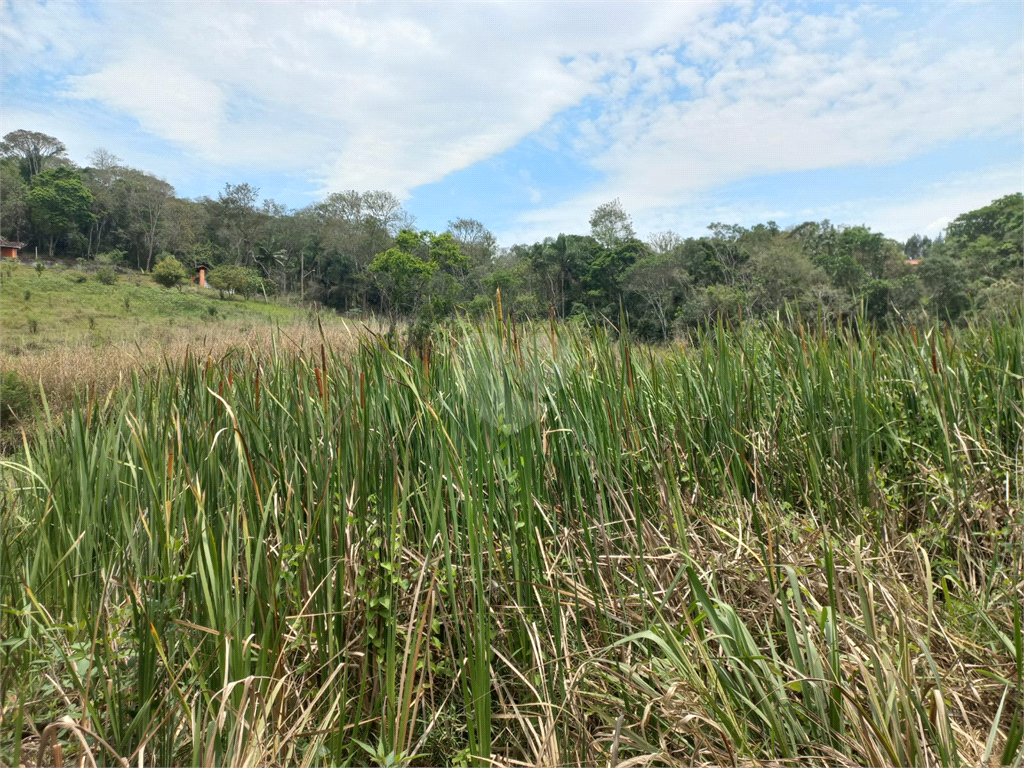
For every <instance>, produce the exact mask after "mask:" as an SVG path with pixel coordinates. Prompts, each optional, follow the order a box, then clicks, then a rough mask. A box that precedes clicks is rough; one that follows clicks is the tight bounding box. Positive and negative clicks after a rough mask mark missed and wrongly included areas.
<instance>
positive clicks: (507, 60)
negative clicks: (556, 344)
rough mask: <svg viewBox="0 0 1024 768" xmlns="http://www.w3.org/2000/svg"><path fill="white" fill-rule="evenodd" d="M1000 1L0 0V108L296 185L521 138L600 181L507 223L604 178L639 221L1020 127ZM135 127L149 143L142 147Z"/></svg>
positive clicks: (522, 221) (525, 230) (473, 156)
mask: <svg viewBox="0 0 1024 768" xmlns="http://www.w3.org/2000/svg"><path fill="white" fill-rule="evenodd" d="M1020 15H1021V14H1020V11H1019V10H1011V11H1007V7H1006V6H1005V5H996V6H987V5H977V6H971V7H970V8H968V7H967V6H963V5H952V6H941V5H938V4H922V5H909V4H898V5H895V6H885V7H875V6H869V5H855V6H852V7H846V8H844V7H839V8H835V9H834V8H831V7H824V6H810V7H807V6H793V7H791V6H786V5H777V4H774V3H767V4H756V3H742V4H731V5H723V4H721V3H717V2H709V3H701V4H698V3H668V2H666V3H622V4H616V3H602V4H589V3H557V4H545V3H507V2H498V3H493V4H479V3H465V4H461V3H446V4H443V5H428V4H423V3H408V4H401V3H393V4H352V3H344V4H341V3H339V4H328V3H314V2H310V3H276V2H249V3H244V4H242V3H232V2H207V3H204V4H203V6H202V12H198V11H197V6H195V5H194V4H191V3H166V4H164V3H161V4H156V3H147V4H135V3H119V2H111V3H102V2H101V3H99V4H96V5H94V4H80V5H66V4H57V3H29V2H12V1H11V0H7V2H5V3H4V4H3V5H2V6H0V21H2V22H3V23H2V24H0V36H2V37H0V42H2V43H3V45H2V46H0V67H2V72H3V81H2V84H3V90H4V96H5V99H4V100H5V110H4V113H5V114H4V115H2V116H0V120H2V124H3V126H2V127H3V130H5V131H6V130H11V129H12V128H16V127H31V128H36V129H41V130H48V129H49V130H51V132H53V133H55V134H56V135H60V136H61V137H62V138H65V137H70V138H66V139H65V140H67V141H68V143H69V145H72V148H73V149H74V146H73V145H74V144H75V142H76V141H77V142H78V143H82V144H84V143H85V142H86V141H96V139H97V138H99V137H98V135H97V134H98V132H97V130H96V128H95V122H96V118H102V119H105V120H108V121H111V124H113V123H114V122H116V121H121V122H123V123H124V122H126V123H127V124H129V125H134V126H136V129H135V131H136V132H135V133H134V134H133V138H131V139H127V138H124V139H122V140H121V141H120V142H117V143H115V140H114V139H110V140H105V141H102V143H103V144H105V145H112V146H108V148H110V149H112V150H113V151H115V153H117V154H121V153H123V152H125V151H126V150H125V149H124V148H123V147H122V146H121V143H122V142H123V143H126V144H127V145H128V146H129V148H130V149H129V150H128V151H129V152H136V154H137V155H139V156H140V157H144V158H145V159H139V160H136V162H137V163H138V164H139V165H143V166H144V167H147V168H151V169H153V170H156V171H157V172H162V173H163V174H164V175H167V176H169V177H171V178H170V179H169V180H171V181H172V182H176V181H177V179H176V178H174V177H175V176H176V175H178V176H181V177H184V176H187V175H188V174H190V173H192V174H194V173H196V172H197V171H196V169H197V168H204V169H206V170H207V171H209V169H218V168H220V169H223V170H224V172H225V173H227V172H230V173H233V174H239V173H241V174H244V173H247V172H252V171H259V172H262V173H277V174H286V175H289V176H291V177H293V178H294V177H298V178H304V179H306V180H308V182H309V183H310V185H311V186H312V188H313V189H315V190H316V192H317V193H319V194H324V193H327V192H330V191H335V190H340V189H347V188H356V189H370V188H383V189H388V190H390V191H392V192H394V193H396V194H399V195H400V196H402V197H406V196H408V195H409V194H410V193H411V192H412V191H413V190H415V189H417V188H419V187H422V186H423V185H428V184H432V183H436V182H438V181H440V180H442V179H445V178H446V177H448V176H449V175H450V174H452V173H453V172H456V171H459V170H461V169H466V168H468V167H470V166H473V165H474V164H475V163H478V162H480V161H483V160H487V159H489V158H494V157H496V156H500V155H501V154H502V153H504V152H506V151H508V150H510V149H512V148H514V147H516V146H519V145H521V143H522V142H523V141H524V140H529V141H533V142H536V143H537V144H538V145H542V146H545V147H546V148H548V149H549V150H554V151H557V152H559V153H560V154H564V155H565V156H568V157H571V158H572V159H573V161H574V162H575V163H576V164H577V165H579V166H582V167H587V168H589V169H593V170H596V171H597V172H599V177H600V179H601V180H600V181H599V182H598V183H597V184H594V185H591V186H588V187H587V188H585V189H581V190H579V192H578V193H576V194H573V195H571V196H570V197H568V198H565V197H563V198H562V199H558V195H556V194H551V190H548V189H545V188H544V187H543V185H542V184H539V183H536V182H531V183H530V189H529V195H528V197H526V198H524V206H526V207H525V209H524V210H522V211H521V212H519V213H518V215H517V216H516V217H515V218H514V219H513V220H512V221H510V222H508V223H507V227H506V228H507V229H508V230H509V231H508V235H509V236H510V237H516V238H517V239H524V238H526V237H529V236H531V235H533V234H534V233H539V232H540V231H542V230H543V232H544V233H545V234H550V233H551V232H553V231H558V230H559V229H565V230H570V229H575V230H577V231H578V230H580V229H585V226H586V218H587V214H588V213H589V211H590V210H592V208H593V207H594V206H595V205H597V204H599V203H600V202H604V201H606V200H608V199H611V198H614V197H619V198H621V199H622V201H623V203H624V204H625V205H626V207H627V209H629V210H630V211H632V212H633V213H634V216H635V217H636V218H637V221H638V224H639V225H641V228H642V226H643V224H645V223H649V224H651V228H657V225H660V224H663V223H664V222H667V221H671V220H672V218H673V216H674V217H675V218H676V219H679V218H687V216H688V214H687V211H689V210H693V209H701V210H708V211H713V210H716V209H717V207H721V206H718V204H717V203H715V202H714V201H713V200H714V196H713V195H712V196H711V197H709V196H708V191H709V190H715V189H720V188H722V185H726V184H728V183H730V182H734V181H736V180H742V179H750V178H756V177H759V176H771V175H772V174H779V173H791V172H799V171H814V170H820V169H840V168H847V167H852V166H863V165H884V164H892V163H899V162H901V161H904V160H906V159H907V158H911V157H914V156H916V155H919V154H921V153H924V152H928V151H933V150H935V149H936V148H940V147H943V146H945V145H948V144H950V143H951V142H955V141H958V140H962V139H970V138H975V139H977V138H984V137H989V136H1006V135H1012V134H1013V133H1014V132H1016V134H1018V135H1019V133H1020V128H1021V116H1022V110H1024V105H1022V97H1021V88H1020V85H1021V79H1022V59H1024V47H1022V39H1021V34H1020V29H1019V27H1020V24H1019V22H1020V18H1018V17H1020ZM1007 18H1009V19H1010V20H1011V21H1012V20H1013V19H1016V20H1017V22H1018V24H1017V28H1016V29H1014V27H1013V25H1012V24H1006V23H1003V22H1005V20H1006V19H1007ZM999 19H1003V22H1000V21H999ZM12 102H14V103H13V104H12ZM90 117H91V118H93V119H91V120H90ZM32 120H36V121H37V124H34V125H28V124H27V123H28V122H30V121H32ZM15 121H21V122H19V123H18V124H14V122H15ZM51 126H59V127H61V128H62V129H60V130H58V129H56V128H53V127H51ZM126 130H127V129H126ZM140 137H148V140H151V141H152V142H156V144H153V145H152V146H150V147H149V148H148V150H146V149H143V148H142V147H141V144H142V143H143V141H142V138H140ZM133 142H134V143H133ZM159 142H164V143H165V146H166V147H170V148H173V151H167V150H161V149H160V144H159ZM95 146H96V144H94V145H93V146H88V147H81V154H82V155H83V157H82V159H84V155H85V154H86V153H87V152H88V151H90V150H91V149H94V148H95ZM147 151H148V152H149V153H150V155H149V156H147V155H146V152H147ZM129 159H131V158H129ZM150 162H152V163H155V165H151V164H149V163H150ZM524 170H527V172H529V169H524ZM540 176H541V174H536V173H535V174H534V178H535V179H536V178H540ZM212 191H213V190H210V192H212ZM264 191H265V192H267V193H268V194H273V190H264ZM773 206H777V203H773V202H771V201H765V202H764V204H761V205H755V206H748V207H751V210H753V209H754V208H758V209H761V210H767V211H771V209H772V208H773ZM723 213H728V211H727V210H726V211H723ZM662 228H663V227H662Z"/></svg>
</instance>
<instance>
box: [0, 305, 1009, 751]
mask: <svg viewBox="0 0 1024 768" xmlns="http://www.w3.org/2000/svg"><path fill="white" fill-rule="evenodd" d="M1021 348H1022V333H1021V327H1020V324H1019V322H1017V323H1015V324H1002V325H1000V324H993V325H990V326H986V327H974V328H970V329H967V330H965V331H962V332H957V333H949V332H945V331H943V330H942V329H939V328H931V329H926V330H908V331H901V332H896V333H892V334H888V335H884V336H875V335H872V334H870V333H864V332H862V333H861V335H860V336H859V337H856V338H854V337H851V336H849V335H847V334H845V333H844V332H836V331H831V332H826V331H825V330H824V329H819V330H818V331H816V332H815V331H793V330H790V329H789V328H787V327H785V326H783V325H778V326H774V327H770V328H762V329H756V328H745V329H741V330H738V331H736V332H727V331H726V330H724V329H718V330H711V331H707V332H705V333H703V334H699V335H698V336H697V337H696V338H694V339H693V340H691V343H690V344H688V345H686V346H679V347H676V348H672V349H668V350H665V349H661V350H656V349H651V348H646V347H637V346H633V345H631V344H630V343H629V342H628V341H627V340H626V339H625V338H619V339H611V338H609V337H607V336H605V335H604V334H602V333H600V332H595V333H593V334H591V333H587V332H580V331H570V330H566V329H564V328H562V329H559V328H550V329H549V328H547V327H536V328H531V327H528V328H522V327H518V328H517V327H516V326H515V325H513V324H510V323H506V322H504V321H502V320H500V319H495V320H494V321H493V322H490V323H487V324H485V325H484V326H477V327H463V328H460V329H457V330H455V331H452V332H450V333H449V334H447V335H445V336H444V337H442V338H440V339H435V340H434V342H433V344H432V345H430V346H429V347H427V348H424V349H421V350H419V352H417V353H415V354H411V355H408V356H404V355H402V354H399V353H398V352H396V351H394V350H390V349H388V348H387V347H385V346H383V345H382V344H380V343H377V342H376V341H371V340H367V341H366V342H364V343H363V345H362V346H361V348H360V349H359V350H358V352H356V353H355V354H354V355H353V354H352V353H350V352H348V351H346V352H339V351H335V350H333V349H331V348H330V346H329V345H327V344H324V345H323V346H321V347H320V348H319V349H317V350H315V351H312V350H309V349H308V348H307V349H306V350H298V351H294V350H289V351H285V350H283V349H281V348H280V347H279V346H277V345H276V344H275V343H274V342H273V341H271V342H268V343H265V344H263V345H254V346H252V347H251V348H249V349H248V350H247V351H237V350H235V351H231V352H228V353H227V354H224V355H223V356H221V357H219V358H216V359H214V358H213V357H212V356H208V357H205V358H200V357H196V356H186V358H185V359H184V361H183V362H181V363H180V364H170V363H169V364H168V365H167V366H165V368H164V369H163V370H161V371H159V372H157V373H156V374H154V375H153V376H151V377H149V378H147V379H145V380H143V379H141V378H139V377H137V376H136V377H135V378H134V379H133V380H132V382H131V386H130V387H129V388H128V391H127V392H125V393H123V395H120V396H116V397H111V398H109V399H106V400H102V399H100V398H89V397H88V395H84V396H81V397H80V399H79V400H78V401H77V403H76V404H75V406H74V407H73V408H71V409H70V411H69V412H68V413H67V415H66V417H65V418H63V419H62V420H60V421H59V422H57V423H54V424H51V425H49V426H48V427H46V428H41V430H40V433H39V434H38V435H37V436H36V437H35V439H34V440H32V441H26V443H25V448H24V450H23V453H22V455H21V456H19V457H18V458H16V459H14V460H11V461H7V462H4V464H3V469H4V475H5V486H4V491H3V493H4V495H3V499H2V501H3V512H2V523H3V525H2V530H0V555H2V564H0V576H2V586H0V594H2V597H0V605H2V609H3V615H2V619H0V622H2V623H0V627H2V633H3V639H2V653H3V658H2V661H3V672H2V678H0V683H2V687H3V715H2V716H3V723H2V728H0V730H2V732H3V734H4V736H3V739H4V741H3V743H2V745H0V746H2V752H0V759H2V760H3V762H4V763H5V764H11V763H14V764H17V761H18V760H19V759H24V755H23V754H22V753H21V749H22V747H23V746H24V747H25V749H30V748H31V749H34V750H35V751H36V752H37V753H39V754H37V755H36V758H37V759H39V760H47V761H49V760H51V759H52V758H51V757H50V756H48V755H47V754H46V753H47V751H48V750H50V749H51V746H50V745H51V744H59V745H60V747H61V749H62V750H63V753H64V755H65V760H67V759H71V757H72V756H77V758H80V759H85V760H87V762H88V760H92V759H94V760H96V761H97V762H100V761H102V762H106V763H121V764H123V763H128V764H132V765H134V764H138V763H139V762H140V761H141V762H142V763H150V764H162V765H173V764H180V765H185V764H195V765H229V764H230V765H270V764H274V765H277V764H289V765H290V764H302V765H328V764H332V765H333V764H367V763H375V764H380V765H396V764H413V765H437V764H464V765H469V764H479V765H490V764H503V765H526V764H530V765H565V764H581V765H582V764H586V765H596V764H615V765H629V766H636V765H646V764H671V765H683V764H687V765H688V764H698V763H708V764H723V763H725V764H740V763H744V764H750V763H752V762H754V761H764V760H773V761H779V762H786V763H792V764H796V763H803V762H806V761H808V760H811V761H818V762H821V761H825V762H829V763H836V764H844V765H845V764H849V765H853V764H867V765H896V764H900V765H907V764H915V765H940V764H941V765H951V764H970V765H975V764H981V763H988V764H994V763H998V764H1015V765H1020V764H1021V763H1022V761H1024V750H1022V748H1021V736H1022V731H1024V725H1022V717H1024V710H1022V708H1021V705H1020V702H1021V701H1022V700H1024V689H1022V668H1024V653H1022V649H1021V607H1020V603H1021V591H1022V589H1024V587H1022V583H1024V582H1022V572H1024V569H1022V562H1021V560H1022V555H1021V552H1022V541H1021V533H1020V528H1019V527H1018V525H1017V523H1018V522H1019V517H1020V511H1021V503H1020V497H1021V487H1020V466H1021V461H1020V459H1021V445H1020V439H1021V430H1022V401H1024V399H1022V381H1024V378H1022V374H1024V372H1022V365H1021ZM61 718H65V719H61ZM40 737H41V738H42V742H43V743H40ZM87 751H88V756H87V755H86V752H87Z"/></svg>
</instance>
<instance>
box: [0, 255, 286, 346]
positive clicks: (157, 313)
mask: <svg viewBox="0 0 1024 768" xmlns="http://www.w3.org/2000/svg"><path fill="white" fill-rule="evenodd" d="M301 314H303V311H300V310H298V309H294V308H290V307H285V306H281V305H280V304H278V303H275V302H273V301H271V302H266V303H265V302H264V301H263V299H262V298H258V299H251V300H249V301H242V300H241V298H238V299H237V300H229V301H225V300H221V299H220V298H219V295H218V293H217V292H216V291H212V290H206V289H200V288H197V287H195V286H193V285H187V286H185V287H183V288H182V290H181V291H179V290H177V289H167V288H162V287H160V286H158V285H156V284H155V283H154V282H153V281H152V279H151V278H149V276H148V275H144V274H142V273H138V272H130V273H128V274H124V275H120V276H119V277H118V281H117V282H116V283H115V284H114V285H103V284H102V283H101V282H100V281H99V280H98V279H97V277H96V275H95V274H94V273H86V272H82V271H79V270H75V269H70V268H64V269H45V270H43V271H42V272H37V271H36V270H35V269H33V268H32V267H29V266H27V265H22V264H13V263H7V264H3V265H0V328H2V329H3V340H2V350H3V351H5V352H10V351H12V350H18V349H25V348H26V347H27V348H28V349H30V350H31V349H33V348H39V347H48V346H50V347H52V346H54V345H62V344H76V343H79V342H81V341H87V342H89V343H93V344H99V345H102V344H103V343H106V342H112V341H118V340H120V339H122V338H125V337H129V338H143V339H145V338H146V336H147V335H153V334H154V333H159V332H161V331H164V330H165V329H167V328H171V327H174V326H176V325H184V326H200V327H201V326H202V325H204V324H207V325H209V324H213V323H216V322H217V321H218V320H228V321H249V322H253V323H273V322H288V321H291V320H293V319H294V318H295V317H297V316H299V315H301Z"/></svg>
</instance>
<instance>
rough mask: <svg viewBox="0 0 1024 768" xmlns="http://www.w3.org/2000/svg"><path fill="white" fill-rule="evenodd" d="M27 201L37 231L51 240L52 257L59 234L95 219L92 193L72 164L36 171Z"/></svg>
mask: <svg viewBox="0 0 1024 768" xmlns="http://www.w3.org/2000/svg"><path fill="white" fill-rule="evenodd" d="M26 202H27V203H28V210H29V215H30V217H31V219H32V224H33V226H35V228H36V232H38V233H39V234H40V235H41V236H42V237H43V238H45V239H46V241H47V243H48V244H49V254H50V257H51V258H52V257H53V249H54V245H55V244H56V242H57V240H58V239H59V238H61V237H64V236H65V235H67V234H68V233H69V232H71V231H72V230H74V229H78V228H82V227H85V226H87V225H88V224H89V223H90V222H91V221H92V219H93V214H92V211H91V210H90V208H91V207H92V193H91V192H89V190H88V189H86V187H85V185H84V184H83V183H82V180H81V178H79V176H78V174H77V173H75V172H74V171H73V170H71V169H70V168H52V169H50V170H48V171H43V172H42V173H38V174H36V175H35V176H34V177H33V178H32V183H31V184H30V185H29V189H28V194H27V195H26Z"/></svg>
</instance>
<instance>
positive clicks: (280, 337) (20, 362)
mask: <svg viewBox="0 0 1024 768" xmlns="http://www.w3.org/2000/svg"><path fill="white" fill-rule="evenodd" d="M321 329H322V330H321ZM383 330H384V329H383V328H382V326H381V324H380V323H379V322H377V321H376V320H374V319H369V320H366V321H353V320H346V319H342V318H339V317H337V316H335V315H333V314H329V315H313V314H311V315H310V316H309V317H307V318H303V319H296V320H292V321H291V322H288V323H282V324H274V325H272V324H270V323H259V322H253V321H252V320H224V321H220V322H218V323H202V322H198V323H194V324H184V325H182V324H178V325H174V326H171V327H151V326H146V327H143V328H141V329H139V330H135V331H131V330H128V329H126V332H125V333H124V334H123V336H122V337H121V338H119V339H117V340H115V341H102V342H97V341H96V340H94V339H91V338H89V337H86V338H84V339H81V340H79V341H77V342H69V343H56V344H51V345H49V346H47V347H45V348H40V347H36V348H33V347H27V348H26V347H21V348H16V349H15V350H13V351H12V350H10V349H8V350H7V351H4V352H3V353H0V368H2V369H3V370H4V371H5V372H6V371H14V372H16V373H17V374H18V375H19V376H20V377H21V378H22V379H23V380H24V381H26V382H32V384H33V385H35V386H37V387H40V388H41V389H42V390H43V392H44V393H45V395H46V399H47V402H48V404H49V405H50V407H51V408H53V409H55V410H57V411H60V410H63V409H65V408H67V407H68V406H70V405H71V404H72V403H73V402H74V398H75V393H76V392H78V393H83V392H86V391H89V392H91V393H94V394H95V395H96V396H100V397H102V396H105V395H106V394H107V393H108V392H110V391H111V390H113V389H114V388H116V387H118V386H119V385H121V384H123V383H125V382H127V381H131V378H132V375H133V374H138V375H140V376H143V377H145V376H146V375H147V374H148V373H151V372H153V371H154V370H156V369H158V368H161V367H164V366H166V365H172V366H173V365H177V364H179V363H181V362H182V361H183V360H184V359H185V356H186V355H192V356H195V357H199V358H206V357H210V358H213V359H214V360H220V359H222V358H224V357H226V356H227V355H229V354H231V353H233V352H238V351H240V350H241V351H247V350H260V349H263V350H268V349H271V348H272V347H274V346H276V347H277V348H278V350H279V351H281V352H282V353H285V354H288V355H299V356H302V355H306V354H309V353H310V352H312V351H318V350H319V349H320V345H321V343H323V342H326V344H327V346H328V348H330V349H331V350H334V351H336V352H338V353H339V354H341V355H342V356H343V357H345V356H348V355H350V354H351V353H352V352H354V351H355V350H356V349H357V347H358V343H359V338H360V337H361V336H364V335H366V334H367V333H372V334H379V333H382V332H383Z"/></svg>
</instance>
